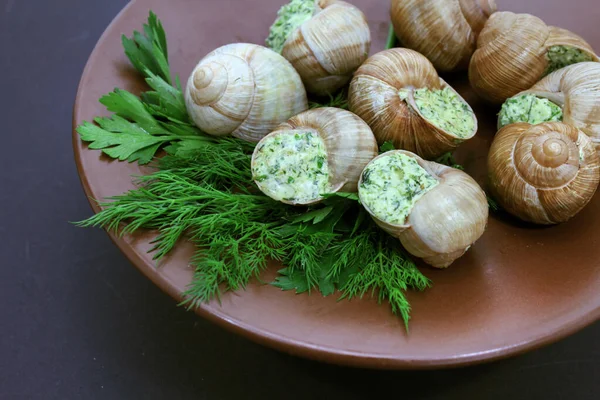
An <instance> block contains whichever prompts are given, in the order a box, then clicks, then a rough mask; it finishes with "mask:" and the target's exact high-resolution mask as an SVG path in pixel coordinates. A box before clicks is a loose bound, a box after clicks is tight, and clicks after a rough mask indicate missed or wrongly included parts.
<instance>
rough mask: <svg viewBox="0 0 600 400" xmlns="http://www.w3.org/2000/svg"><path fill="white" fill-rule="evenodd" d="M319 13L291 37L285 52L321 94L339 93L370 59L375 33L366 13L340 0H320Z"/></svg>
mask: <svg viewBox="0 0 600 400" xmlns="http://www.w3.org/2000/svg"><path fill="white" fill-rule="evenodd" d="M315 6H316V12H315V15H314V16H313V17H312V18H311V19H309V20H308V21H306V22H304V23H303V24H302V25H301V26H300V27H299V28H298V29H296V30H295V31H294V32H292V34H291V35H290V36H289V37H288V38H287V40H286V42H285V43H284V46H283V50H282V52H281V54H282V55H283V56H284V57H285V58H286V59H287V60H289V61H290V62H291V63H292V65H293V66H294V68H295V69H296V71H298V73H299V74H300V76H301V77H302V81H303V82H304V85H305V86H306V90H307V91H308V92H310V93H314V94H317V95H324V94H328V93H332V92H335V91H336V90H337V89H340V88H341V87H343V86H344V85H346V84H347V83H348V82H349V81H350V79H351V78H352V73H353V72H354V71H356V69H357V68H358V67H359V66H360V65H361V64H362V63H363V62H364V61H365V60H366V59H367V57H368V55H369V49H370V47H371V32H370V30H369V25H368V24H367V20H366V18H365V16H364V14H363V13H362V12H361V11H360V10H359V9H358V8H356V7H355V6H353V5H351V4H349V3H346V2H344V1H339V0H317V1H316V4H315Z"/></svg>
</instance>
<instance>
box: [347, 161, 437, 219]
mask: <svg viewBox="0 0 600 400" xmlns="http://www.w3.org/2000/svg"><path fill="white" fill-rule="evenodd" d="M438 183H439V182H438V181H437V180H436V179H435V178H434V177H433V176H431V175H430V174H429V173H428V172H427V171H425V169H423V167H421V166H420V165H419V164H418V163H417V161H416V160H415V159H414V158H412V157H409V156H407V155H405V154H402V153H394V154H390V155H389V156H384V157H380V158H378V159H376V160H374V161H372V162H371V163H370V164H369V165H368V166H367V168H365V170H364V171H363V173H362V182H361V185H360V187H359V189H358V190H359V194H360V199H361V202H362V203H363V204H364V205H365V206H366V207H368V208H369V209H370V210H371V212H372V213H373V214H374V215H375V216H376V217H377V218H379V219H380V220H382V221H385V222H388V223H390V224H398V225H400V224H404V222H405V221H406V218H407V216H408V215H409V214H410V212H411V210H412V208H413V206H414V205H415V203H416V201H417V200H419V199H420V198H421V197H422V196H423V195H424V194H425V193H427V192H428V191H429V190H431V189H432V188H434V187H435V186H437V185H438Z"/></svg>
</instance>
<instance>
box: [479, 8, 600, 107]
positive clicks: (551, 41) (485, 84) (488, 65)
mask: <svg viewBox="0 0 600 400" xmlns="http://www.w3.org/2000/svg"><path fill="white" fill-rule="evenodd" d="M565 46H567V47H568V48H571V49H572V50H573V51H575V52H577V54H578V56H577V57H575V56H574V55H573V57H572V58H571V59H570V61H569V62H568V63H567V61H565V64H567V65H568V64H569V63H571V64H572V63H574V62H578V60H579V59H582V60H587V61H599V59H598V56H597V55H596V54H595V53H594V50H593V49H592V47H591V46H590V45H589V44H588V43H587V42H586V41H585V40H583V39H582V38H581V37H579V36H577V35H576V34H574V33H572V32H570V31H567V30H566V29H561V28H557V27H553V26H548V25H546V24H545V23H544V21H542V20H541V19H539V18H537V17H535V16H533V15H529V14H514V13H511V12H496V13H494V14H492V16H491V17H490V19H489V20H488V21H487V23H486V24H485V27H484V28H483V30H482V31H481V34H480V35H479V39H478V42H477V50H476V51H475V53H474V54H473V57H472V58H471V62H470V65H469V80H470V82H471V86H472V87H473V90H474V91H475V92H476V93H477V94H478V95H479V96H480V97H482V98H483V99H485V100H487V101H489V102H492V103H501V102H503V101H504V100H506V99H507V98H509V97H512V96H514V95H515V94H517V93H519V92H521V91H523V90H527V89H529V88H530V87H531V86H533V85H534V84H535V83H536V82H538V81H539V80H540V79H541V78H542V77H544V76H545V75H546V74H548V73H550V72H554V71H553V69H558V68H560V67H561V65H562V64H557V65H554V64H551V59H550V56H549V55H550V54H551V53H550V52H549V51H550V50H551V49H555V48H556V49H560V48H563V47H565ZM574 54H575V53H574ZM562 66H566V65H562Z"/></svg>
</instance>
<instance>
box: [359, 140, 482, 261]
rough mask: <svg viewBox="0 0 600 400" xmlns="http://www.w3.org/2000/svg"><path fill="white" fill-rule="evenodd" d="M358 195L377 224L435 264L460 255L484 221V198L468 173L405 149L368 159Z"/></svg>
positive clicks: (419, 255)
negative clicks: (423, 157) (425, 158)
mask: <svg viewBox="0 0 600 400" xmlns="http://www.w3.org/2000/svg"><path fill="white" fill-rule="evenodd" d="M358 195H359V198H360V201H361V203H362V205H363V206H364V207H365V209H366V210H367V212H368V213H369V214H370V215H371V216H372V217H373V220H374V221H375V223H376V224H377V225H379V226H380V227H381V228H382V229H384V230H385V231H386V232H388V233H389V234H390V235H392V236H394V237H396V238H398V239H399V240H400V242H401V243H402V245H403V246H404V248H405V249H406V250H407V251H408V252H409V253H411V254H412V255H414V256H416V257H419V258H422V259H423V261H425V262H426V263H428V264H430V265H432V266H434V267H437V268H445V267H448V266H449V265H450V264H452V262H454V261H455V260H456V259H457V258H459V257H461V256H462V255H463V254H464V253H465V252H466V251H467V250H468V249H469V248H470V247H471V246H472V245H473V244H474V243H475V241H477V240H478V239H479V238H480V237H481V236H482V235H483V233H484V231H485V228H486V225H487V220H488V214H489V208H488V203H487V199H486V196H485V193H484V192H483V190H482V189H481V187H480V186H479V185H478V184H477V182H475V180H473V178H471V177H470V176H469V175H468V174H466V173H465V172H463V171H460V170H458V169H455V168H451V167H448V166H445V165H442V164H438V163H435V162H432V161H425V160H423V159H422V158H421V157H419V156H417V155H416V154H414V153H411V152H408V151H404V150H393V151H389V152H386V153H383V154H382V155H380V156H378V157H376V158H375V159H373V160H372V161H371V162H370V163H369V164H368V165H367V166H366V167H365V169H364V171H363V172H362V174H361V177H360V181H359V184H358Z"/></svg>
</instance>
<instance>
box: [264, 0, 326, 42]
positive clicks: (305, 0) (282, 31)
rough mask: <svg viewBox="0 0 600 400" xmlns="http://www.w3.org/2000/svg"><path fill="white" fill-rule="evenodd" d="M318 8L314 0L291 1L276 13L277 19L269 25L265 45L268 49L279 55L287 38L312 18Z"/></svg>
mask: <svg viewBox="0 0 600 400" xmlns="http://www.w3.org/2000/svg"><path fill="white" fill-rule="evenodd" d="M317 9H318V7H317V4H316V0H291V1H290V2H289V3H288V4H286V5H284V6H282V7H281V8H280V9H279V11H278V12H277V19H276V20H275V22H274V23H273V25H271V28H270V30H269V36H268V37H267V40H266V44H267V47H269V48H270V49H272V50H274V51H276V52H278V53H281V51H282V50H283V45H284V44H285V42H286V40H287V38H288V37H289V36H290V35H291V34H292V33H293V32H294V31H295V30H296V29H298V28H299V27H300V26H301V25H302V24H303V23H305V22H306V21H308V20H309V19H311V18H312V17H313V15H314V14H315V12H316V11H317Z"/></svg>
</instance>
